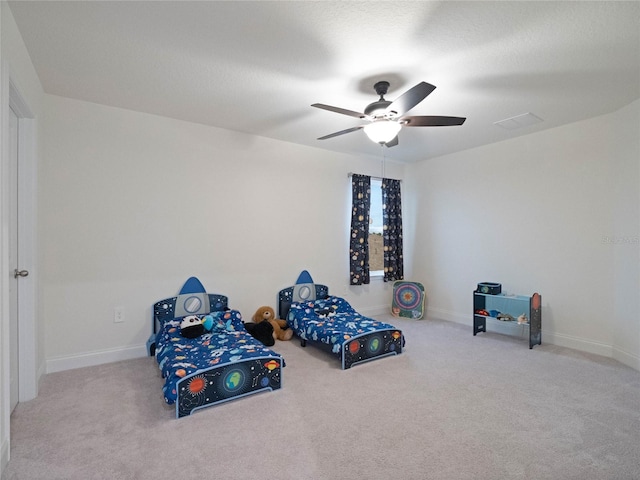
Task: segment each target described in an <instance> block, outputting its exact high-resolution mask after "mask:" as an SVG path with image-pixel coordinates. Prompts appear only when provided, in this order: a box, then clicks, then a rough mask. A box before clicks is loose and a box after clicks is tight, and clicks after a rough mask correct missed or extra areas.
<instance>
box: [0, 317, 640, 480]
mask: <svg viewBox="0 0 640 480" xmlns="http://www.w3.org/2000/svg"><path fill="white" fill-rule="evenodd" d="M380 318H381V319H384V320H386V321H389V322H390V323H393V324H395V325H396V326H397V327H399V328H401V329H403V331H404V333H405V336H406V339H407V345H406V348H405V351H404V353H403V354H402V355H400V356H397V357H391V358H384V359H380V360H377V361H373V362H369V363H366V364H363V365H359V366H355V367H353V368H352V369H350V370H346V371H342V370H340V367H339V362H338V361H337V359H335V358H334V357H332V356H330V355H329V354H328V353H326V352H325V351H323V350H320V349H317V348H314V347H313V346H308V347H306V348H302V347H300V344H299V342H298V341H297V339H296V338H295V337H294V339H293V340H292V341H290V342H278V343H277V344H276V349H278V350H279V351H280V352H281V353H282V354H283V356H284V357H285V360H286V362H287V366H286V368H285V369H284V371H283V387H282V389H280V390H279V391H277V392H273V393H263V394H258V395H253V396H251V397H247V398H243V399H240V400H237V401H233V402H229V403H226V404H223V405H220V406H216V407H212V408H207V409H204V410H200V411H198V412H196V413H195V414H193V415H192V416H190V417H185V418H183V419H180V420H176V419H175V418H174V409H173V408H171V407H169V406H166V405H165V404H164V401H163V399H162V394H161V386H162V380H161V378H160V375H159V372H158V370H157V367H156V364H155V362H154V360H153V359H152V358H141V359H136V360H131V361H126V362H119V363H113V364H108V365H102V366H97V367H91V368H83V369H78V370H73V371H66V372H59V373H55V374H50V375H47V376H46V377H45V378H44V379H43V382H42V385H41V388H40V395H39V396H38V398H36V399H35V400H33V401H30V402H27V403H23V404H20V405H18V407H17V408H16V410H15V412H14V414H13V416H12V419H11V432H12V436H11V461H10V462H9V465H8V467H7V470H6V471H5V473H4V474H3V476H2V480H17V479H20V480H37V479H47V480H56V479H65V480H76V479H77V480H88V479H105V480H106V479H108V480H116V479H159V478H198V479H200V478H207V479H225V480H233V479H253V478H264V479H270V480H280V479H295V480H301V479H309V480H324V479H327V480H328V479H349V478H357V479H371V480H377V479H391V478H397V479H401V480H411V479H420V480H425V479H437V480H448V479H452V480H465V479H469V480H482V479H487V480H499V479H550V480H561V479H562V480H568V479H580V480H585V479H597V480H604V479H612V480H614V479H615V480H624V479H638V478H640V373H639V372H637V371H635V370H633V369H630V368H628V367H626V366H623V365H622V364H620V363H618V362H616V361H613V360H611V359H607V358H603V357H598V356H595V355H589V354H585V353H581V352H578V351H574V350H569V349H565V348H561V347H556V346H552V345H545V344H544V343H543V345H541V346H536V347H534V349H533V350H529V348H528V344H527V343H526V342H525V341H523V340H521V339H518V338H514V337H509V336H505V335H499V334H496V333H491V332H488V333H481V334H478V336H477V337H474V336H473V335H472V333H471V326H464V325H459V324H454V323H450V322H443V321H436V320H421V321H415V320H408V319H395V318H392V317H388V318H387V317H380ZM543 342H544V332H543Z"/></svg>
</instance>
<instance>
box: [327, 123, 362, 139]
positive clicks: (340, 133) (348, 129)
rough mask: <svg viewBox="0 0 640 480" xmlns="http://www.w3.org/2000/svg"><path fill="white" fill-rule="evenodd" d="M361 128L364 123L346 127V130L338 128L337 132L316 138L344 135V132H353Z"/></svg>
mask: <svg viewBox="0 0 640 480" xmlns="http://www.w3.org/2000/svg"><path fill="white" fill-rule="evenodd" d="M361 128H364V125H358V126H357V127H351V128H347V129H346V130H340V131H339V132H335V133H330V134H329V135H325V136H324V137H320V138H319V139H318V140H326V139H327V138H333V137H337V136H338V135H344V134H345V133H351V132H355V131H356V130H360V129H361Z"/></svg>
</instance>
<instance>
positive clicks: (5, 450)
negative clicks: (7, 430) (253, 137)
mask: <svg viewBox="0 0 640 480" xmlns="http://www.w3.org/2000/svg"><path fill="white" fill-rule="evenodd" d="M8 464H9V438H8V437H7V438H3V439H2V446H1V447H0V476H1V475H2V472H4V470H5V469H6V468H7V465H8Z"/></svg>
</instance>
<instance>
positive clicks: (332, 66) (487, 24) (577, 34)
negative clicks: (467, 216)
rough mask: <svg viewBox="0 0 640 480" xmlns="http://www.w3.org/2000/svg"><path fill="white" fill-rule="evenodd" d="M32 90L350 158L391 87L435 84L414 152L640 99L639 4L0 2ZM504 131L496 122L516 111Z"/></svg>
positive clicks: (483, 140)
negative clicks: (384, 89) (432, 121)
mask: <svg viewBox="0 0 640 480" xmlns="http://www.w3.org/2000/svg"><path fill="white" fill-rule="evenodd" d="M9 6H10V8H11V11H12V13H13V16H14V18H15V20H16V23H17V25H18V28H19V29H20V32H21V34H22V37H23V39H24V41H25V44H26V46H27V49H28V51H29V54H30V55H31V60H32V61H33V64H34V65H35V69H36V71H37V73H38V76H39V78H40V81H41V82H42V85H43V87H44V90H45V92H47V93H50V94H54V95H61V96H64V97H70V98H76V99H80V100H86V101H89V102H95V103H99V104H104V105H111V106H116V107H122V108H127V109H131V110H137V111H140V112H148V113H152V114H157V115H163V116H167V117H171V118H176V119H182V120H186V121H190V122H197V123H202V124H207V125H213V126H216V127H222V128H227V129H231V130H237V131H241V132H247V133H251V134H255V135H260V136H264V137H270V138H275V139H279V140H284V141H287V142H292V143H297V144H303V145H310V146H313V147H317V148H324V149H327V150H334V151H338V152H345V153H351V154H356V155H373V156H376V157H379V156H380V149H381V147H380V146H378V145H376V144H374V143H373V142H371V141H370V140H368V139H367V137H366V136H365V134H364V132H363V131H361V130H359V131H356V132H354V133H350V134H347V135H343V136H339V137H335V138H332V139H328V140H322V141H319V140H316V138H317V137H320V136H323V135H326V134H329V133H332V132H335V131H338V130H342V129H346V128H350V127H353V126H356V125H359V124H361V123H362V121H361V120H359V119H357V118H353V117H348V116H345V115H339V114H337V113H333V112H328V111H324V110H319V109H314V108H311V107H310V105H311V104H312V103H325V104H329V105H334V106H338V107H342V108H346V109H349V110H355V111H359V112H361V111H363V110H364V108H365V106H366V105H367V104H369V103H371V102H373V101H375V100H377V98H378V97H377V95H376V94H375V92H374V90H373V84H374V83H375V82H376V81H378V80H387V81H389V82H390V83H391V88H390V89H389V93H388V94H387V95H386V99H387V100H393V99H395V98H396V97H398V96H399V95H401V94H402V93H403V92H404V91H406V90H408V89H409V88H410V87H412V86H413V85H415V84H416V83H418V82H420V81H426V82H428V83H431V84H433V85H435V86H436V87H437V88H436V90H435V91H434V92H433V93H432V94H431V95H429V96H428V97H427V98H426V99H425V100H424V101H423V102H421V103H420V104H418V105H417V106H416V107H415V108H413V109H412V110H411V111H410V114H412V115H451V116H461V117H467V121H466V122H465V124H464V125H462V126H456V127H420V128H407V127H405V128H403V130H402V131H401V132H400V135H399V141H400V144H399V145H398V146H396V147H393V148H389V149H385V150H386V151H385V154H386V156H387V158H388V159H390V160H396V161H403V162H415V161H420V160H424V159H427V158H430V157H434V156H438V155H443V154H447V153H451V152H455V151H459V150H464V149H467V148H472V147H477V146H479V145H484V144H488V143H493V142H498V141H501V140H505V139H508V138H512V137H515V136H518V135H524V134H528V133H532V132H535V131H538V130H542V129H546V128H552V127H557V126H559V125H562V124H566V123H570V122H575V121H578V120H582V119H585V118H589V117H593V116H597V115H601V114H605V113H609V112H612V111H615V110H617V109H618V108H620V107H622V106H624V105H627V104H629V103H631V102H632V101H634V100H636V99H638V98H640V2H637V1H631V2H612V1H604V2H595V1H594V2H567V1H557V2H553V1H549V2H522V1H512V2H503V1H499V2H483V1H471V2H458V1H447V2H407V1H402V2H374V1H357V2H356V1H335V2H334V1H323V2H309V1H299V2H297V1H276V2H270V1H258V2H250V1H238V2H232V1H225V2H222V1H215V2H214V1H196V2H190V1H159V2H154V1H122V2H116V1H107V2H103V1H70V2H58V1H44V2H38V1H10V2H9ZM528 112H530V113H532V114H534V115H535V116H536V117H539V118H541V119H542V120H543V121H542V122H540V123H537V124H534V125H526V126H524V127H522V128H517V129H505V128H501V127H499V126H496V125H494V122H497V121H499V120H503V119H506V118H510V117H515V116H518V115H522V114H525V113H528Z"/></svg>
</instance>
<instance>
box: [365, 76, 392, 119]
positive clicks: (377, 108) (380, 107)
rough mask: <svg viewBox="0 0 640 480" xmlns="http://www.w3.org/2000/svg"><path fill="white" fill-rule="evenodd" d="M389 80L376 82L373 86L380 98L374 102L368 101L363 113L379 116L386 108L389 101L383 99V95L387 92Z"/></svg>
mask: <svg viewBox="0 0 640 480" xmlns="http://www.w3.org/2000/svg"><path fill="white" fill-rule="evenodd" d="M389 85H390V84H389V82H385V81H384V80H383V81H380V82H378V83H376V84H375V85H374V86H373V88H374V90H375V91H376V93H377V94H378V95H380V99H379V100H378V101H376V102H373V103H370V104H369V105H367V108H365V109H364V113H365V115H368V116H370V117H381V116H383V115H382V114H383V113H384V111H385V110H386V109H387V107H388V106H389V105H391V102H389V101H387V100H385V99H384V96H385V95H386V94H387V90H388V89H389Z"/></svg>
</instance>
